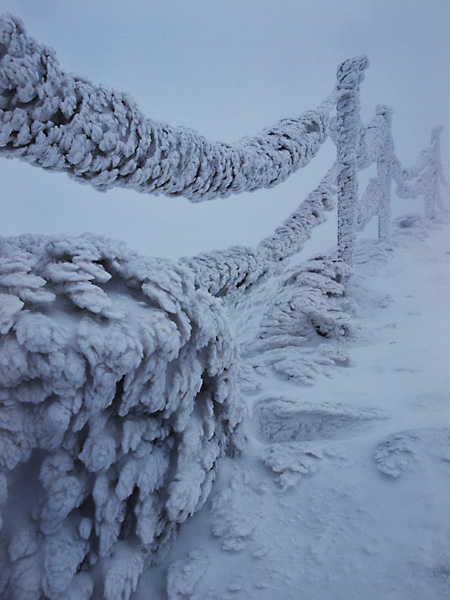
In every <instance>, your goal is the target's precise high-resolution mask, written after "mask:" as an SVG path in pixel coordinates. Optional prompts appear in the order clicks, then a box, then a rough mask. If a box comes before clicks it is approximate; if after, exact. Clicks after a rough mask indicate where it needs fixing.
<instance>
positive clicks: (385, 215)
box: [376, 105, 394, 242]
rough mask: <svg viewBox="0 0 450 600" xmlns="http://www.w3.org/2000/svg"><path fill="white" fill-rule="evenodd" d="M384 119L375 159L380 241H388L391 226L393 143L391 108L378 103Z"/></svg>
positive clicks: (379, 112)
mask: <svg viewBox="0 0 450 600" xmlns="http://www.w3.org/2000/svg"><path fill="white" fill-rule="evenodd" d="M376 113H377V115H381V116H383V117H384V118H385V120H386V137H385V139H384V142H383V144H382V146H381V150H380V154H379V155H378V160H377V177H378V181H379V184H380V188H381V197H380V203H379V206H378V238H379V240H380V241H381V242H389V238H390V228H391V182H392V160H393V152H394V145H393V142H392V109H391V108H389V107H388V106H384V105H379V106H377V110H376Z"/></svg>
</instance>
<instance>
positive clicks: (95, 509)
mask: <svg viewBox="0 0 450 600" xmlns="http://www.w3.org/2000/svg"><path fill="white" fill-rule="evenodd" d="M0 286H1V296H0V326H1V333H2V338H1V349H0V386H1V387H0V395H1V408H0V417H1V419H0V421H1V428H0V466H1V473H0V496H1V498H0V500H2V501H4V504H3V506H2V511H3V515H4V516H5V517H6V518H5V519H4V524H3V530H2V548H1V552H0V563H1V568H0V572H1V573H2V576H1V577H0V579H1V596H2V598H5V599H8V600H25V599H28V598H31V597H33V598H40V597H41V596H42V597H43V595H45V597H46V598H49V599H50V600H63V599H64V600H66V599H67V598H74V599H75V598H76V599H77V600H78V599H79V598H90V597H91V594H92V591H93V588H94V585H96V586H97V587H98V586H100V587H99V591H98V592H97V593H103V594H104V596H102V597H104V598H105V599H107V600H116V599H117V600H119V599H120V600H122V599H124V598H128V597H129V594H130V593H131V591H132V590H133V589H134V588H135V586H136V584H137V580H138V577H139V575H140V573H141V572H142V570H143V568H144V565H145V564H147V565H148V564H149V563H150V562H151V561H153V560H154V559H155V555H156V554H157V553H158V552H159V551H160V550H161V549H162V548H163V547H164V546H165V544H166V543H167V542H168V541H169V540H170V538H171V537H172V536H173V534H174V532H175V531H176V530H177V528H178V527H179V525H180V524H181V523H182V522H183V521H185V520H186V518H187V517H188V516H189V515H191V514H193V513H194V512H195V511H196V510H198V509H199V507H201V506H202V504H203V503H204V501H205V500H206V498H207V497H208V494H209V490H210V488H211V484H212V481H213V479H214V473H215V466H216V461H217V459H218V458H219V456H220V455H221V454H222V453H223V452H224V449H225V447H226V446H227V444H230V441H231V437H232V433H233V431H234V429H235V427H236V425H237V424H238V422H239V421H240V420H241V417H242V408H241V406H240V404H239V403H238V400H237V392H236V380H237V369H238V364H239V362H238V360H237V356H236V348H235V345H234V342H233V340H232V339H231V337H230V334H229V333H228V328H227V325H226V323H225V322H224V319H223V313H222V311H221V308H220V305H219V303H218V301H217V300H215V299H214V298H213V297H212V296H210V295H209V294H207V293H206V292H204V291H203V290H196V289H195V288H194V285H193V278H192V275H191V274H190V273H189V271H188V270H187V269H186V268H183V267H180V266H177V265H174V264H172V263H171V262H170V261H167V260H156V259H148V258H142V257H140V256H138V255H137V254H134V253H132V252H130V251H129V250H127V249H126V248H125V247H124V246H123V245H122V244H120V243H114V242H112V241H111V240H105V239H102V238H98V237H94V236H83V237H80V238H61V237H45V236H22V237H19V238H10V239H7V240H3V241H2V246H1V253H0ZM18 490H21V491H20V493H19V492H18ZM101 586H104V589H103V590H102V589H101ZM80 590H84V591H80Z"/></svg>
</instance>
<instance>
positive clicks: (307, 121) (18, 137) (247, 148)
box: [0, 15, 328, 291]
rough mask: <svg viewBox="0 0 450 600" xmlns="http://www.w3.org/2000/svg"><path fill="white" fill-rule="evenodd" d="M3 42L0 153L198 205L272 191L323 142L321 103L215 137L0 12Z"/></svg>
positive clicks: (97, 182) (101, 184) (97, 183)
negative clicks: (143, 101) (96, 79)
mask: <svg viewBox="0 0 450 600" xmlns="http://www.w3.org/2000/svg"><path fill="white" fill-rule="evenodd" d="M0 44H1V48H2V49H3V51H2V53H1V54H2V56H1V59H0V150H1V152H2V153H3V155H4V156H7V157H11V158H12V157H16V158H20V159H21V160H26V161H27V162H29V163H31V164H35V165H38V166H41V167H44V168H46V169H50V170H52V171H64V172H66V173H68V174H69V175H70V176H72V177H74V178H75V179H77V180H78V181H80V182H84V183H89V184H90V185H93V186H94V187H95V188H96V189H98V190H103V191H105V190H108V189H110V188H112V187H114V186H122V187H126V188H131V189H134V190H137V191H139V192H145V193H152V194H160V193H162V194H165V195H166V196H184V197H185V198H188V199H189V200H191V201H193V202H198V201H203V200H208V199H212V198H217V197H226V196H229V195H230V194H235V193H239V192H244V191H253V190H256V189H259V188H263V187H266V188H267V187H273V186H274V185H277V184H278V183H281V182H282V181H284V180H285V179H286V178H287V177H288V176H289V175H290V174H291V173H293V172H295V171H296V170H297V169H299V168H301V167H304V166H305V165H306V164H308V163H309V161H310V160H311V159H312V158H313V157H314V156H315V154H316V153H317V151H318V149H319V147H320V145H321V144H322V143H323V142H324V141H325V139H326V135H327V134H326V128H327V122H328V112H327V111H326V110H324V109H323V108H319V109H318V110H316V111H309V112H305V113H303V114H302V115H300V117H298V118H297V119H283V120H281V121H280V122H279V123H277V124H276V125H275V126H274V127H269V128H266V129H264V130H263V131H262V132H261V133H260V134H259V135H257V136H255V137H252V138H242V139H241V140H239V141H238V142H236V143H235V144H225V143H220V142H212V141H209V140H207V139H206V138H204V137H202V136H200V135H199V134H197V133H196V132H194V131H192V130H190V129H187V128H184V127H171V126H169V125H167V124H166V123H161V122H158V121H154V120H150V119H146V118H145V117H144V116H143V115H142V113H140V111H139V109H138V108H137V106H136V105H135V103H134V102H133V100H132V99H131V98H130V97H129V96H128V95H126V94H123V93H121V92H117V91H115V90H112V89H107V88H105V87H96V86H94V85H92V84H91V83H89V82H87V81H86V80H82V79H79V78H76V77H74V76H73V75H70V74H68V73H65V72H64V71H62V70H61V68H60V66H59V63H58V61H57V58H56V56H55V53H54V52H53V51H52V50H50V49H48V48H46V47H44V46H41V45H40V44H38V43H37V42H36V41H35V40H33V39H32V38H30V37H28V36H27V34H26V32H25V30H24V27H23V24H22V23H21V22H20V21H19V20H18V19H16V18H13V17H11V16H8V15H4V16H2V17H1V18H0ZM91 291H92V290H91Z"/></svg>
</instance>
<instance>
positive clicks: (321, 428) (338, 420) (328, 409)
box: [254, 398, 389, 443]
mask: <svg viewBox="0 0 450 600" xmlns="http://www.w3.org/2000/svg"><path fill="white" fill-rule="evenodd" d="M254 417H255V419H256V421H257V423H258V424H259V425H258V426H259V438H260V440H261V441H262V442H263V443H279V442H312V441H315V440H331V439H343V438H346V437H351V436H352V435H353V434H354V433H358V432H360V431H365V430H367V428H368V427H370V426H371V425H373V424H374V423H376V421H378V420H380V419H386V418H388V417H389V415H388V414H387V413H386V412H385V411H382V410H378V409H370V408H356V407H353V406H348V405H343V404H342V405H341V404H331V403H328V402H323V403H319V402H318V403H308V402H301V401H299V400H296V399H293V398H265V399H263V400H260V401H259V402H257V403H256V404H255V407H254Z"/></svg>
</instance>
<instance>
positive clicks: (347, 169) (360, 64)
mask: <svg viewBox="0 0 450 600" xmlns="http://www.w3.org/2000/svg"><path fill="white" fill-rule="evenodd" d="M368 65H369V61H368V59H367V58H366V57H365V56H363V57H358V58H352V59H349V60H346V61H345V62H343V63H342V64H341V65H340V66H339V68H338V71H337V105H336V113H337V115H336V126H337V127H336V129H337V171H338V173H337V188H338V192H337V193H338V257H339V258H340V259H341V260H343V261H344V262H346V263H347V264H348V265H349V266H350V267H352V266H353V254H354V246H355V221H356V206H357V205H356V203H357V200H358V165H357V154H358V143H359V136H360V127H361V123H360V115H359V112H360V101H359V84H360V83H361V81H362V80H363V78H364V75H363V71H364V70H365V69H366V68H367V67H368Z"/></svg>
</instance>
